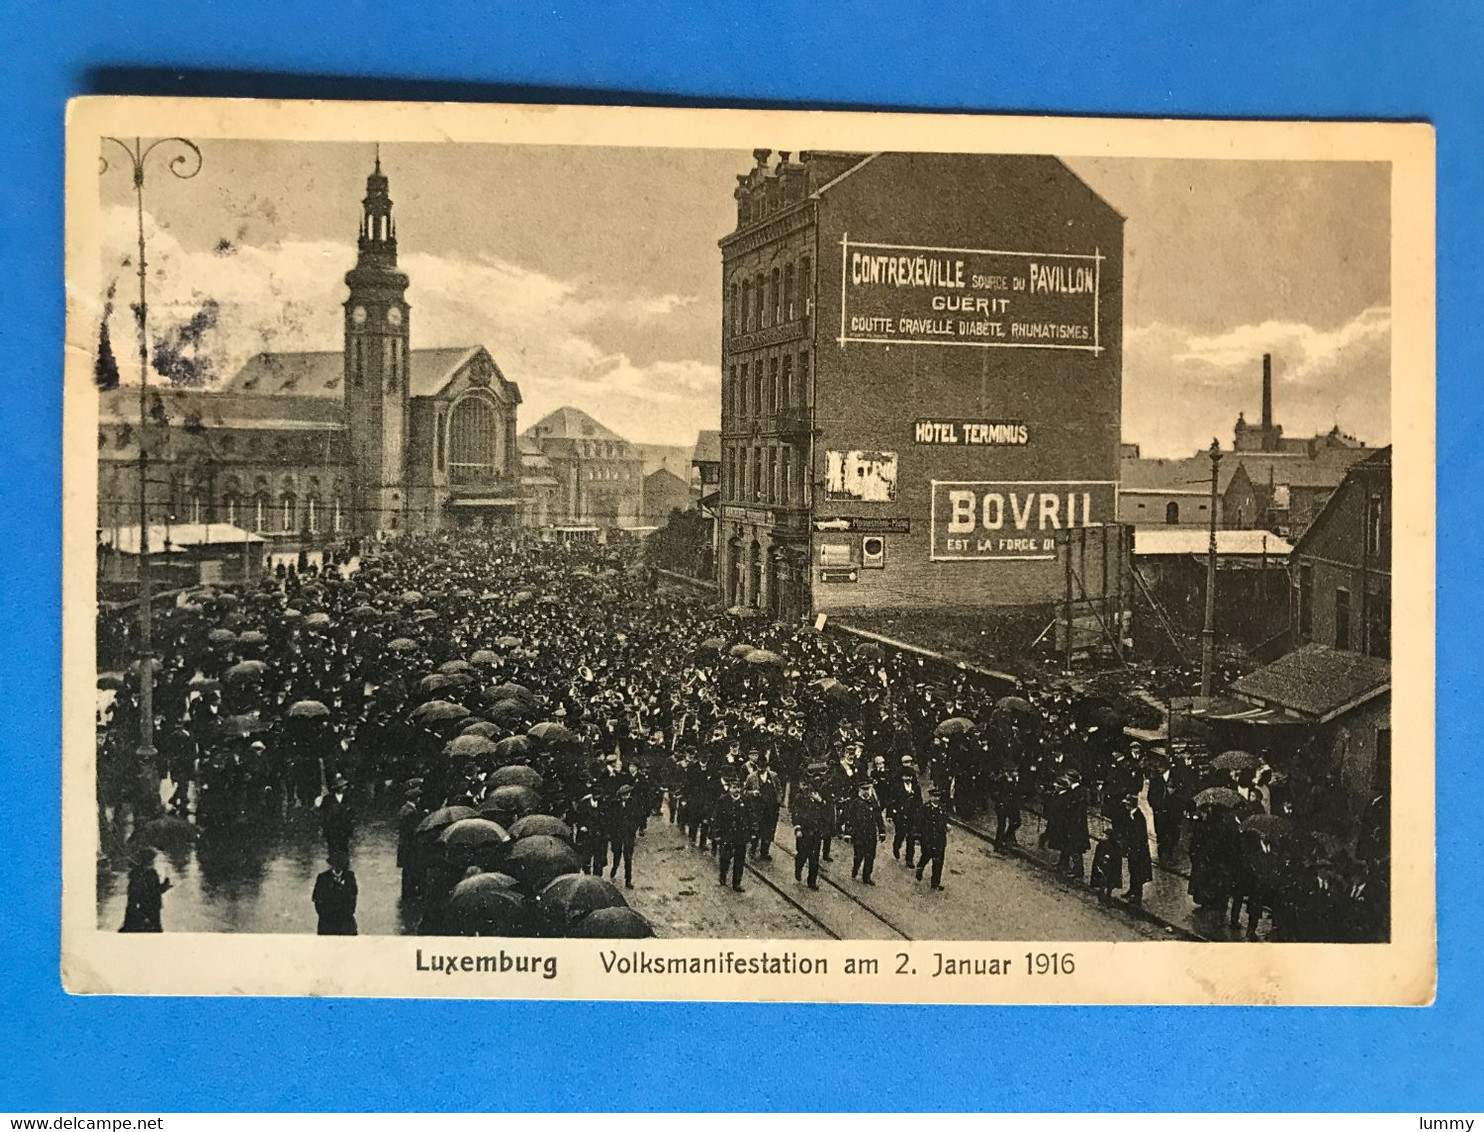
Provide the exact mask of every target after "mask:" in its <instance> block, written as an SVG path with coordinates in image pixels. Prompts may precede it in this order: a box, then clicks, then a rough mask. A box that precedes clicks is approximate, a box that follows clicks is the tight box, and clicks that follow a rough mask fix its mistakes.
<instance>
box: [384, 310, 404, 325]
mask: <svg viewBox="0 0 1484 1132" xmlns="http://www.w3.org/2000/svg"><path fill="white" fill-rule="evenodd" d="M386 320H387V322H388V323H390V324H391V325H392V326H401V325H402V308H401V307H387V310H386Z"/></svg>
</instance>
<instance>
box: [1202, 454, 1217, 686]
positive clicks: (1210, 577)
mask: <svg viewBox="0 0 1484 1132" xmlns="http://www.w3.org/2000/svg"><path fill="white" fill-rule="evenodd" d="M1208 454H1209V455H1210V457H1211V506H1210V507H1209V508H1208V510H1209V511H1210V513H1211V539H1210V542H1209V543H1208V545H1207V547H1206V623H1205V627H1204V628H1202V629H1201V698H1202V699H1209V698H1210V696H1211V660H1212V654H1213V653H1214V652H1215V648H1216V470H1217V468H1219V467H1220V466H1221V442H1220V441H1219V440H1212V441H1211V448H1210V451H1209V453H1208Z"/></svg>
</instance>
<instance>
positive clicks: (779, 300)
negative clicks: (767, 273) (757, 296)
mask: <svg viewBox="0 0 1484 1132" xmlns="http://www.w3.org/2000/svg"><path fill="white" fill-rule="evenodd" d="M768 294H769V295H770V296H772V299H773V325H775V326H776V325H778V324H779V323H780V322H782V321H783V288H782V287H780V286H779V285H778V269H777V268H776V267H775V268H774V269H773V275H772V279H771V281H770V283H769V287H768Z"/></svg>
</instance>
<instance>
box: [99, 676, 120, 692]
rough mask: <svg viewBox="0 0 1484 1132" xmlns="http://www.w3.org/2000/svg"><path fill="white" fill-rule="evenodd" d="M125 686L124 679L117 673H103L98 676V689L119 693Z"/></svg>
mask: <svg viewBox="0 0 1484 1132" xmlns="http://www.w3.org/2000/svg"><path fill="white" fill-rule="evenodd" d="M123 686H124V678H123V677H122V676H120V675H119V674H118V673H117V672H103V673H100V674H99V676H98V687H99V688H101V689H103V690H105V691H117V690H118V689H120V688H122V687H123Z"/></svg>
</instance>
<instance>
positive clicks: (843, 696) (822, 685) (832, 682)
mask: <svg viewBox="0 0 1484 1132" xmlns="http://www.w3.org/2000/svg"><path fill="white" fill-rule="evenodd" d="M813 687H815V688H816V689H818V691H819V694H820V695H821V696H823V697H824V698H825V699H827V700H829V701H830V702H831V703H834V704H839V705H841V706H842V707H844V706H848V705H850V704H853V703H855V692H853V691H852V690H851V689H850V686H849V685H848V684H842V683H841V682H840V681H839V680H836V679H835V678H834V677H833V676H826V677H825V678H824V679H823V680H816V681H814V684H813Z"/></svg>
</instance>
